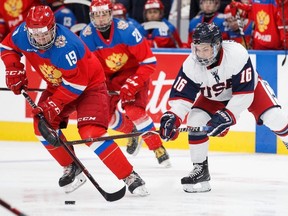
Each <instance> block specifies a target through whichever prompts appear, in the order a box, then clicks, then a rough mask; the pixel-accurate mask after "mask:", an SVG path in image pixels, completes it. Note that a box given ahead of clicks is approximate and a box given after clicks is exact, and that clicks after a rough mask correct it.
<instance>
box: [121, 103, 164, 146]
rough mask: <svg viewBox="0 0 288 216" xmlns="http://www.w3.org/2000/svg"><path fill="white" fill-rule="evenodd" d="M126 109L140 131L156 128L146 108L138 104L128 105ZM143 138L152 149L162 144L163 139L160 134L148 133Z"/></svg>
mask: <svg viewBox="0 0 288 216" xmlns="http://www.w3.org/2000/svg"><path fill="white" fill-rule="evenodd" d="M125 111H126V114H127V116H128V117H129V119H131V120H132V121H133V123H134V124H135V126H136V128H137V130H138V131H140V132H145V131H150V130H152V131H155V130H156V128H155V126H154V123H153V121H152V119H151V117H150V116H148V115H147V113H146V111H145V109H143V108H141V107H137V106H131V105H127V106H125ZM142 138H143V140H144V141H145V143H146V144H147V146H148V148H149V149H150V150H155V149H157V148H159V147H160V146H161V145H162V141H161V139H160V136H159V135H158V134H147V135H144V136H143V137H142Z"/></svg>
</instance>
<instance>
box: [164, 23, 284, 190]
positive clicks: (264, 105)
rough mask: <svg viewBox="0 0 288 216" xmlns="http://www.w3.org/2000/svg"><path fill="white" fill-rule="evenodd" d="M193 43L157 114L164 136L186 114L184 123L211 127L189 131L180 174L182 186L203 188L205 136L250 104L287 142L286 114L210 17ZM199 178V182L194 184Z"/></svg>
mask: <svg viewBox="0 0 288 216" xmlns="http://www.w3.org/2000/svg"><path fill="white" fill-rule="evenodd" d="M191 47H192V53H191V54H190V55H189V56H188V57H187V59H186V60H185V61H184V63H183V65H182V68H181V69H180V71H179V73H178V75H177V77H176V79H175V81H174V84H173V86H172V89H171V93H170V98H169V101H168V103H169V105H170V106H171V109H170V110H168V111H167V112H165V113H164V114H163V116H162V118H161V121H160V135H161V138H162V139H164V140H166V141H168V140H175V139H176V138H177V136H178V132H177V130H176V128H178V127H179V126H180V125H181V122H182V121H183V120H184V118H185V116H186V115H187V114H188V118H187V126H188V127H189V126H191V127H197V126H203V125H207V126H208V127H209V130H208V133H207V134H205V135H200V136H196V135H195V133H194V134H193V133H189V134H188V141H189V148H190V156H191V160H192V162H193V165H194V168H193V170H192V171H191V172H190V173H189V175H188V176H186V177H184V178H182V179H181V184H182V185H183V189H184V191H186V192H207V191H210V190H211V187H210V184H209V181H210V174H209V170H208V162H207V158H208V156H207V155H208V145H209V136H223V135H225V134H226V133H227V132H228V130H229V127H230V126H232V125H234V124H236V121H237V119H238V118H239V116H240V113H241V112H243V111H244V110H246V109H248V111H249V112H251V113H252V114H253V115H254V117H255V120H256V122H257V124H259V125H262V124H265V125H266V126H267V127H269V128H270V129H271V130H272V131H273V132H274V133H275V134H276V135H278V136H279V138H280V139H281V140H282V141H283V142H284V144H285V145H286V147H288V145H287V143H288V124H287V123H288V120H287V115H286V113H285V111H284V110H283V109H281V106H280V105H279V103H278V102H277V98H276V96H275V94H274V92H273V90H272V89H271V88H270V86H269V84H268V83H267V82H266V81H264V80H262V79H261V77H260V76H259V74H257V72H256V70H255V69H254V67H253V65H252V63H251V60H250V57H249V55H248V52H247V50H246V49H245V48H244V47H243V46H242V45H241V44H239V43H236V42H232V41H223V42H222V36H221V32H220V30H219V28H218V27H217V26H216V25H215V24H214V23H211V24H208V23H202V24H201V25H199V26H198V27H197V28H196V30H195V33H194V34H193V43H192V44H191ZM275 119H277V121H275ZM197 183H200V185H201V187H197V186H195V185H196V184H197Z"/></svg>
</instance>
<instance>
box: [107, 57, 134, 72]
mask: <svg viewBox="0 0 288 216" xmlns="http://www.w3.org/2000/svg"><path fill="white" fill-rule="evenodd" d="M127 61H128V56H127V55H126V53H112V55H110V56H108V57H107V59H106V60H105V62H106V65H107V67H109V68H110V70H111V71H114V72H116V71H118V70H120V68H121V67H123V66H124V65H125V64H126V62H127Z"/></svg>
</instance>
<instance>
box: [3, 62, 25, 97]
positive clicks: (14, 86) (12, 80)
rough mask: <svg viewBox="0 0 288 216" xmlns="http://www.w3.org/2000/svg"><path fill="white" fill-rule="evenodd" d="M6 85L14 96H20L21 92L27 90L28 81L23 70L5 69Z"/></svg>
mask: <svg viewBox="0 0 288 216" xmlns="http://www.w3.org/2000/svg"><path fill="white" fill-rule="evenodd" d="M6 85H7V87H8V88H9V89H11V90H12V91H13V93H14V94H15V95H19V94H21V90H22V89H24V90H26V89H27V86H28V79H27V76H26V71H25V70H19V69H17V68H14V67H13V68H7V69H6Z"/></svg>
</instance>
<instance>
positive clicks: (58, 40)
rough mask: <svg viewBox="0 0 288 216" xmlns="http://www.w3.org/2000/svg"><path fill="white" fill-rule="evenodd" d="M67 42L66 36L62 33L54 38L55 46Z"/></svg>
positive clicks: (59, 46) (58, 46)
mask: <svg viewBox="0 0 288 216" xmlns="http://www.w3.org/2000/svg"><path fill="white" fill-rule="evenodd" d="M66 43H67V40H66V37H65V36H64V35H59V36H58V37H57V38H56V40H55V46H56V47H57V48H61V47H64V46H65V45H66Z"/></svg>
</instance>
